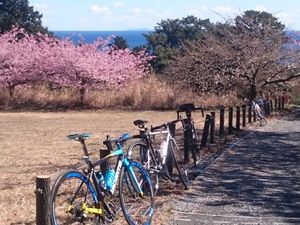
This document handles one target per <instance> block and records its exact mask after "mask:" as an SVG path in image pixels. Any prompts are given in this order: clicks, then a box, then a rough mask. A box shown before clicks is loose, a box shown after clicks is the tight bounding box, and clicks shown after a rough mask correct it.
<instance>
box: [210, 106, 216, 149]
mask: <svg viewBox="0 0 300 225" xmlns="http://www.w3.org/2000/svg"><path fill="white" fill-rule="evenodd" d="M215 118H216V113H215V112H211V119H210V120H211V123H210V143H211V144H212V143H215V124H216V122H215V121H216V120H215Z"/></svg>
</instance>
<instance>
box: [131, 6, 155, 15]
mask: <svg viewBox="0 0 300 225" xmlns="http://www.w3.org/2000/svg"><path fill="white" fill-rule="evenodd" d="M128 12H129V13H130V14H131V13H133V14H135V15H142V14H152V13H153V10H151V9H141V8H139V7H134V8H131V9H129V10H128Z"/></svg>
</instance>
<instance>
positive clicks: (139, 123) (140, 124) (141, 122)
mask: <svg viewBox="0 0 300 225" xmlns="http://www.w3.org/2000/svg"><path fill="white" fill-rule="evenodd" d="M145 123H148V122H147V120H141V119H138V120H135V121H133V124H134V125H135V126H143V125H144V124H145Z"/></svg>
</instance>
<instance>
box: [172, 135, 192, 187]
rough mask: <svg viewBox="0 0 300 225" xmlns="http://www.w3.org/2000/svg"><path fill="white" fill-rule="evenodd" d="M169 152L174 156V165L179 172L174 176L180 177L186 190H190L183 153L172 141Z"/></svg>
mask: <svg viewBox="0 0 300 225" xmlns="http://www.w3.org/2000/svg"><path fill="white" fill-rule="evenodd" d="M169 151H170V152H171V154H172V156H173V160H174V164H175V167H176V169H177V172H178V173H177V174H175V173H173V174H172V176H178V177H179V179H180V181H181V183H182V184H183V186H184V188H185V189H189V186H190V181H189V178H188V173H187V168H186V166H185V162H184V159H183V156H182V153H181V152H180V150H179V148H178V147H177V146H176V145H175V143H174V140H172V139H171V140H170V142H169Z"/></svg>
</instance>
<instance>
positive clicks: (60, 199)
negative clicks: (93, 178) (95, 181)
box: [50, 171, 100, 225]
mask: <svg viewBox="0 0 300 225" xmlns="http://www.w3.org/2000/svg"><path fill="white" fill-rule="evenodd" d="M50 207H51V208H50V219H51V224H52V225H67V224H68V225H72V224H74V225H75V224H76V225H78V224H85V225H92V224H97V225H98V224H100V208H99V207H98V204H97V196H96V192H95V189H94V187H93V185H92V184H91V183H90V181H89V179H88V178H87V177H86V176H85V175H84V174H83V173H81V172H80V171H68V172H66V173H64V174H62V175H60V176H59V177H58V179H57V180H56V181H55V183H54V185H53V188H52V191H51V196H50Z"/></svg>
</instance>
